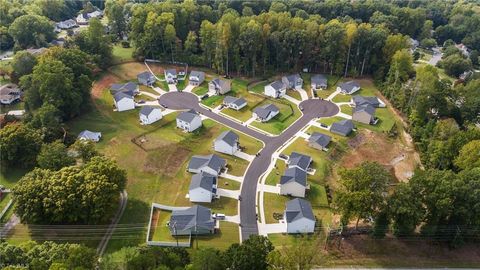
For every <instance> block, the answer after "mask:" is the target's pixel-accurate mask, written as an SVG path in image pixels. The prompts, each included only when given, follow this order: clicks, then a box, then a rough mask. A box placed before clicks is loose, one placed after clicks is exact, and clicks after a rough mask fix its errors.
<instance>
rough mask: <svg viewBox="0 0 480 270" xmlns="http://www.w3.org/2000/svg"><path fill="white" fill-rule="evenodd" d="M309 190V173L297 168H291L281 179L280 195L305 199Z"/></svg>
mask: <svg viewBox="0 0 480 270" xmlns="http://www.w3.org/2000/svg"><path fill="white" fill-rule="evenodd" d="M306 188H307V173H306V172H305V171H304V170H302V169H299V168H297V167H290V168H288V169H286V170H285V173H284V174H283V175H282V177H280V194H281V195H289V196H295V197H302V198H304V197H305V189H306Z"/></svg>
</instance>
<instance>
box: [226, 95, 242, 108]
mask: <svg viewBox="0 0 480 270" xmlns="http://www.w3.org/2000/svg"><path fill="white" fill-rule="evenodd" d="M223 103H225V104H235V105H237V106H241V105H243V104H245V103H247V101H246V100H245V99H244V98H237V97H232V96H226V97H225V98H224V99H223Z"/></svg>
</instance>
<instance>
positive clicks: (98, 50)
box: [74, 18, 112, 68]
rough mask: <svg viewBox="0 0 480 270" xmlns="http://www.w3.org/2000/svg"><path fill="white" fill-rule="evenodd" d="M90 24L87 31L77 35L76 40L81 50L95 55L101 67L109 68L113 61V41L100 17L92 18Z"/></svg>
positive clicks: (96, 61)
mask: <svg viewBox="0 0 480 270" xmlns="http://www.w3.org/2000/svg"><path fill="white" fill-rule="evenodd" d="M88 24H89V25H88V29H87V31H82V32H80V33H79V34H78V35H76V36H75V38H74V42H75V44H76V45H77V46H78V48H79V49H80V50H82V51H84V52H86V53H88V54H90V55H93V56H94V60H95V63H96V64H97V65H98V66H99V67H101V68H107V67H108V66H109V65H110V63H111V61H112V42H111V40H110V38H109V37H108V36H106V35H105V30H104V26H103V25H102V23H101V22H100V20H99V19H96V18H95V19H91V20H90V21H89V23H88Z"/></svg>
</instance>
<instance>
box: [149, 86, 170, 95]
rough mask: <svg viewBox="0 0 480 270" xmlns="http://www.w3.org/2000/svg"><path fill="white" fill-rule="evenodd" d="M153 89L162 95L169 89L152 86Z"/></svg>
mask: <svg viewBox="0 0 480 270" xmlns="http://www.w3.org/2000/svg"><path fill="white" fill-rule="evenodd" d="M152 89H153V90H155V91H157V93H158V94H160V95H163V94H166V93H167V91H165V90H163V89H162V88H160V87H152Z"/></svg>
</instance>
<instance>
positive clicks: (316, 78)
mask: <svg viewBox="0 0 480 270" xmlns="http://www.w3.org/2000/svg"><path fill="white" fill-rule="evenodd" d="M311 82H312V83H313V84H316V85H317V84H318V85H327V77H325V76H324V75H322V74H315V75H313V76H312V78H311Z"/></svg>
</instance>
